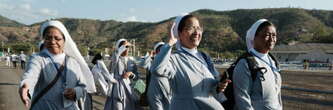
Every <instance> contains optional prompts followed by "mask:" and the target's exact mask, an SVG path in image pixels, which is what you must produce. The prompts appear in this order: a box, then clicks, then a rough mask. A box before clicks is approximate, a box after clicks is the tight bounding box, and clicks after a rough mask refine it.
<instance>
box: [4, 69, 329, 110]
mask: <svg viewBox="0 0 333 110" xmlns="http://www.w3.org/2000/svg"><path fill="white" fill-rule="evenodd" d="M21 74H22V70H21V69H14V68H8V67H7V66H5V65H4V62H0V110H25V108H24V106H23V104H22V102H21V100H20V99H19V95H18V83H19V80H20V77H21ZM282 77H283V85H284V86H286V88H284V89H282V94H283V97H284V100H283V103H284V109H285V110H313V109H320V110H332V109H333V105H332V104H333V95H332V93H331V91H333V86H331V85H332V83H333V80H332V78H333V72H319V73H318V72H309V71H302V72H300V71H285V72H283V73H282ZM327 91H328V92H327ZM105 100H106V98H105V97H101V96H93V108H94V110H103V107H104V102H105Z"/></svg>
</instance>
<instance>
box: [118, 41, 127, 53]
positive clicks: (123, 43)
mask: <svg viewBox="0 0 333 110" xmlns="http://www.w3.org/2000/svg"><path fill="white" fill-rule="evenodd" d="M120 45H121V46H122V45H126V50H125V51H124V52H123V53H121V54H120V55H121V56H127V55H128V50H129V46H127V45H128V42H127V41H123V42H121V43H120ZM121 46H119V48H120V47H121Z"/></svg>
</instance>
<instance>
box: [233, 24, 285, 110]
mask: <svg viewBox="0 0 333 110" xmlns="http://www.w3.org/2000/svg"><path fill="white" fill-rule="evenodd" d="M276 39H277V34H276V28H275V26H274V24H273V23H271V22H270V21H268V20H266V19H260V20H258V21H257V22H255V23H254V24H253V25H252V26H251V28H250V29H249V30H248V31H247V34H246V45H247V51H248V52H249V53H250V54H252V55H253V56H255V60H256V61H257V63H258V67H260V68H265V69H263V70H261V71H258V74H257V76H256V78H255V80H253V79H252V77H251V71H250V70H249V67H248V64H247V61H246V60H245V59H241V60H240V61H239V62H238V63H237V64H236V67H235V69H234V74H233V80H232V81H233V88H234V96H235V106H234V109H236V110H282V101H281V76H280V69H279V67H276V63H278V62H275V61H274V60H273V58H272V56H271V55H269V52H270V51H271V50H272V49H273V48H274V46H275V43H276Z"/></svg>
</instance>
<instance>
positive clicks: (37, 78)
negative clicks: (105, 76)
mask: <svg viewBox="0 0 333 110" xmlns="http://www.w3.org/2000/svg"><path fill="white" fill-rule="evenodd" d="M40 35H41V38H42V39H43V41H44V46H45V48H44V49H43V50H42V51H41V52H40V53H39V54H37V55H35V56H33V57H32V58H31V59H30V61H29V63H28V68H27V69H26V71H25V72H24V73H23V76H22V81H21V86H20V91H19V92H20V96H21V99H22V101H23V103H24V104H25V106H26V107H29V105H30V104H31V107H30V109H33V110H46V109H56V110H59V109H66V110H79V109H80V108H83V107H82V105H79V104H78V103H77V102H79V101H80V100H82V98H84V97H86V95H87V92H88V93H93V92H95V91H96V89H95V84H94V80H93V77H92V74H91V72H90V70H89V68H88V65H87V63H86V62H85V60H84V59H83V57H82V55H81V53H80V52H79V50H78V48H77V46H76V44H75V42H74V41H73V40H72V38H71V36H70V35H69V33H68V31H67V29H66V28H65V26H64V25H63V24H62V23H61V22H60V21H46V22H45V23H43V24H42V26H41V28H40ZM33 87H34V94H33V96H32V101H31V102H30V100H29V98H28V95H27V93H28V91H29V89H31V88H33ZM79 106H81V107H79Z"/></svg>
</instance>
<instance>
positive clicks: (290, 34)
mask: <svg viewBox="0 0 333 110" xmlns="http://www.w3.org/2000/svg"><path fill="white" fill-rule="evenodd" d="M192 14H193V15H196V16H198V17H199V19H200V21H201V23H202V25H203V28H204V33H203V40H202V42H201V44H200V47H199V48H200V49H202V50H204V51H206V52H209V53H210V54H211V55H212V56H216V55H217V54H219V53H223V55H224V56H226V57H230V56H233V55H237V54H238V53H240V52H242V51H243V50H244V49H245V43H244V37H245V33H246V31H247V29H248V28H249V27H250V26H251V25H252V24H253V23H254V22H255V21H256V20H258V19H260V18H266V19H269V20H270V21H272V22H273V23H274V24H275V25H276V26H277V30H278V44H288V43H291V42H293V43H295V42H296V43H297V42H299V43H333V29H332V27H333V20H332V19H333V11H326V10H306V9H298V8H269V9H238V10H231V11H215V10H209V9H201V10H197V11H194V12H192ZM3 19H6V18H1V17H0V24H1V23H2V21H6V22H7V24H6V25H0V40H2V41H5V42H6V43H9V44H15V43H17V42H30V43H32V44H35V43H36V40H37V39H38V36H39V35H38V28H39V25H40V23H36V24H32V25H29V26H26V25H22V24H20V23H17V22H15V21H12V20H3ZM173 19H174V17H172V18H169V19H167V20H163V21H160V22H156V23H144V22H119V21H114V20H107V21H101V20H92V19H75V18H60V19H58V20H60V21H62V22H63V23H64V24H65V25H66V27H67V28H68V29H69V30H70V34H71V35H72V37H73V39H74V40H75V41H76V42H77V43H78V45H79V46H80V47H81V49H82V51H84V48H86V47H90V48H91V49H93V50H94V49H95V50H96V51H101V49H102V48H105V47H112V46H113V45H114V42H115V41H116V40H117V39H119V38H127V39H132V40H134V39H135V41H136V44H137V48H138V49H139V50H141V52H145V51H148V50H149V49H151V48H152V47H153V44H154V43H155V42H158V41H161V40H163V41H166V40H167V32H168V29H169V28H170V24H171V21H172V20H173ZM8 21H12V22H8ZM3 24H5V22H4V23H3Z"/></svg>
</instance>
